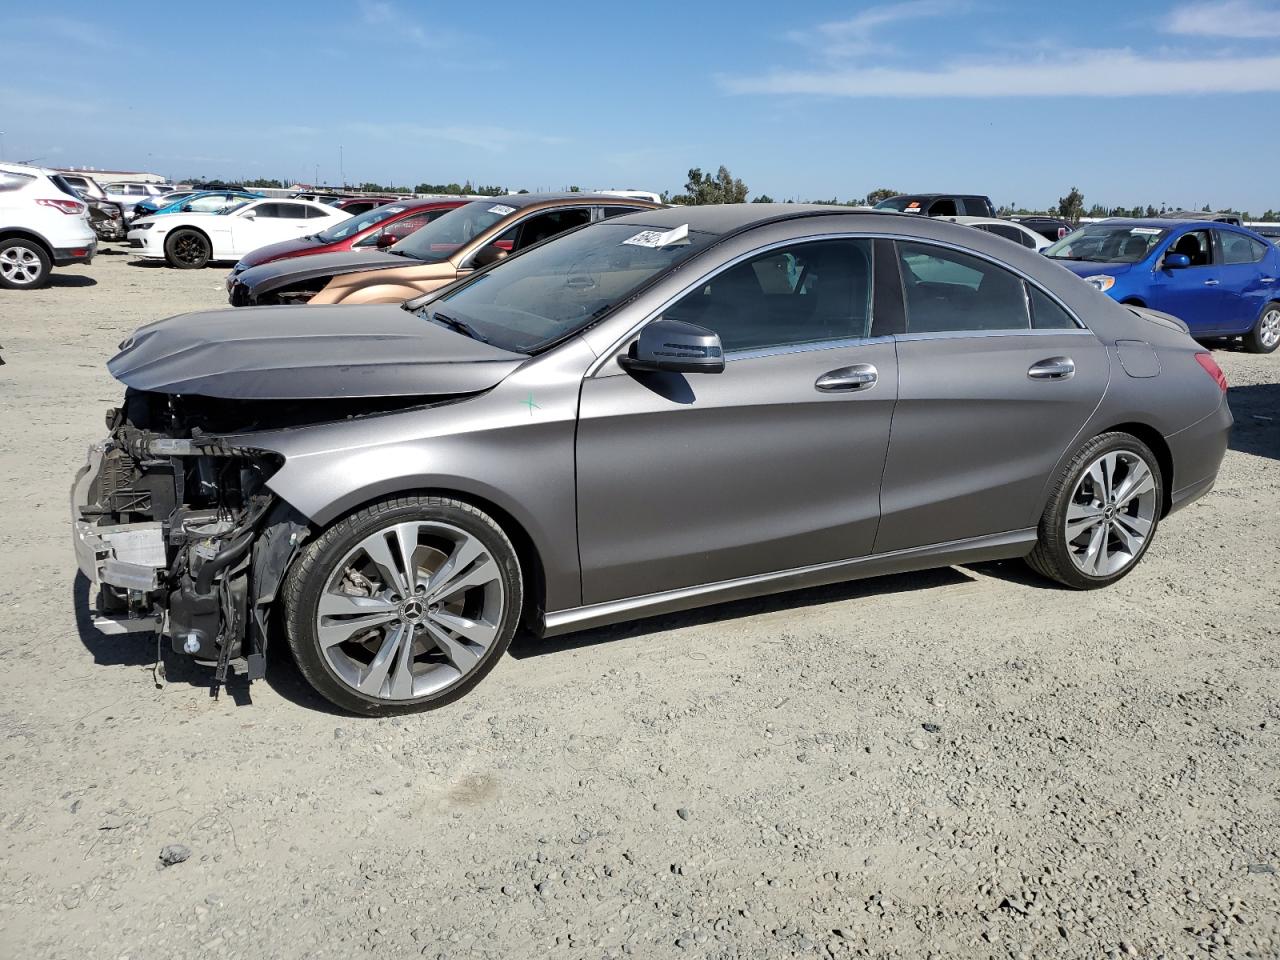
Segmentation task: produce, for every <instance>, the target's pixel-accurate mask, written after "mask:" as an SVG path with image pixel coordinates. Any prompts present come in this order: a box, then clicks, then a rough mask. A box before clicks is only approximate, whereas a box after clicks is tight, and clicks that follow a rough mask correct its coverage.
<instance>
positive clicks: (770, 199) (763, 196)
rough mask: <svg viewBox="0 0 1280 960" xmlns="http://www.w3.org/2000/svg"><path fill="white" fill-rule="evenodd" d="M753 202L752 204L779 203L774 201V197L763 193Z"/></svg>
mask: <svg viewBox="0 0 1280 960" xmlns="http://www.w3.org/2000/svg"><path fill="white" fill-rule="evenodd" d="M751 202H752V203H777V202H778V201H776V200H774V199H773V197H771V196H769V195H768V194H767V193H762V194H760V196H758V197H756V198H755V199H754V200H752V201H751Z"/></svg>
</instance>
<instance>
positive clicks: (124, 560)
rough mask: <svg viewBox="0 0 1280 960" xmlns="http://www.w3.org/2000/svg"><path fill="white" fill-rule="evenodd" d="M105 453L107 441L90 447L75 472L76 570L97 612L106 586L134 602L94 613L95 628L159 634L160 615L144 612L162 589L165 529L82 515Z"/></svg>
mask: <svg viewBox="0 0 1280 960" xmlns="http://www.w3.org/2000/svg"><path fill="white" fill-rule="evenodd" d="M105 452H106V443H105V442H103V443H96V444H93V445H92V446H90V447H89V453H88V456H87V458H86V461H85V464H84V466H82V467H81V468H80V470H79V471H77V473H76V478H75V482H74V483H73V484H72V487H71V529H72V545H73V546H74V548H75V553H76V566H78V567H79V568H80V572H81V573H83V574H84V575H85V577H86V578H88V580H89V582H90V583H91V584H92V585H93V587H94V592H93V594H92V595H91V597H96V598H97V599H96V600H95V601H93V602H95V603H96V604H97V606H99V607H101V595H102V590H103V588H104V587H111V588H114V589H115V590H116V591H119V592H120V593H121V594H122V595H123V596H125V597H129V598H133V599H134V600H136V601H138V602H137V603H130V604H129V605H128V606H129V608H130V609H127V610H123V611H117V610H111V611H107V610H102V609H96V610H94V613H93V624H94V626H95V627H96V628H97V629H98V630H99V631H101V632H102V633H106V634H121V633H141V632H147V631H157V630H162V629H163V626H164V619H163V616H162V614H161V613H160V612H159V611H154V610H149V609H147V607H148V606H149V603H148V602H147V595H148V594H150V593H151V592H153V591H155V590H158V589H160V586H161V576H162V575H163V573H164V571H165V569H166V567H167V566H168V560H167V557H166V551H165V542H164V529H163V527H162V526H161V524H160V523H158V522H148V523H123V524H110V525H100V524H99V523H97V521H96V520H95V519H94V518H92V517H91V516H87V515H86V508H88V507H89V506H90V504H91V502H92V501H91V497H92V491H93V489H94V486H95V484H96V482H97V480H98V476H99V474H100V473H101V470H102V457H103V454H104V453H105ZM139 607H141V608H142V609H138V608H139Z"/></svg>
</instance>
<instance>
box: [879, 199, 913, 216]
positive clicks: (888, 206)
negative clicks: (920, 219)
mask: <svg viewBox="0 0 1280 960" xmlns="http://www.w3.org/2000/svg"><path fill="white" fill-rule="evenodd" d="M907 207H910V208H911V210H912V211H913V212H915V213H919V212H920V200H919V198H918V197H890V198H889V199H888V200H881V201H880V202H879V203H877V204H876V207H875V208H876V209H877V210H897V211H898V212H899V213H902V212H903V211H904V210H906V209H907Z"/></svg>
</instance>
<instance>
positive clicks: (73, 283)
mask: <svg viewBox="0 0 1280 960" xmlns="http://www.w3.org/2000/svg"><path fill="white" fill-rule="evenodd" d="M97 285H98V281H97V280H95V279H93V277H86V276H85V275H84V274H81V273H51V274H49V286H51V287H96V286H97Z"/></svg>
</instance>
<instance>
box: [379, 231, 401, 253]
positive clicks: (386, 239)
mask: <svg viewBox="0 0 1280 960" xmlns="http://www.w3.org/2000/svg"><path fill="white" fill-rule="evenodd" d="M399 240H400V238H399V237H397V236H396V235H395V234H393V233H387V232H386V231H385V230H384V231H382V233H380V234H378V240H377V242H376V243H375V244H374V246H376V247H377V248H378V249H379V250H385V249H387V247H389V246H391V245H392V244H395V243H398V242H399Z"/></svg>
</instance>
